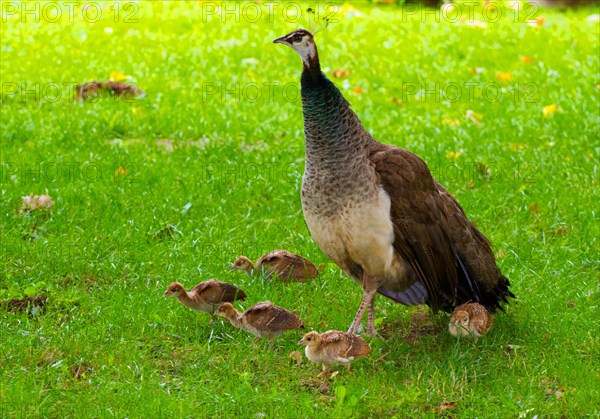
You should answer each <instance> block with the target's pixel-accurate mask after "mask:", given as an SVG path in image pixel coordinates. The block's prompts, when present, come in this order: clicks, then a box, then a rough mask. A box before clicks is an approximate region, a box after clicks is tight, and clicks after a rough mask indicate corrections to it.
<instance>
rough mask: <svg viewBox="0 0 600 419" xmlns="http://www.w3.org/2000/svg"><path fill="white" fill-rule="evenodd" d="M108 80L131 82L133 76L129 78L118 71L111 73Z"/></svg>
mask: <svg viewBox="0 0 600 419" xmlns="http://www.w3.org/2000/svg"><path fill="white" fill-rule="evenodd" d="M108 79H109V80H110V81H124V80H130V79H131V76H127V75H125V74H123V73H119V72H118V71H111V72H110V74H109V76H108Z"/></svg>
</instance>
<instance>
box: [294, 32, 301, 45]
mask: <svg viewBox="0 0 600 419" xmlns="http://www.w3.org/2000/svg"><path fill="white" fill-rule="evenodd" d="M292 41H294V43H297V42H300V41H302V35H300V34H298V33H297V34H296V35H294V37H293V38H292Z"/></svg>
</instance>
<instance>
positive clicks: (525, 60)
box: [521, 55, 535, 64]
mask: <svg viewBox="0 0 600 419" xmlns="http://www.w3.org/2000/svg"><path fill="white" fill-rule="evenodd" d="M521 63H523V64H532V63H535V58H533V57H529V56H527V55H521Z"/></svg>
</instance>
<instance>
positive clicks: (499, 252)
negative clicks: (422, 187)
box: [496, 249, 506, 259]
mask: <svg viewBox="0 0 600 419" xmlns="http://www.w3.org/2000/svg"><path fill="white" fill-rule="evenodd" d="M504 256H506V253H504V249H498V252H497V253H496V258H498V259H502V258H503V257H504Z"/></svg>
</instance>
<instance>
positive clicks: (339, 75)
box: [331, 68, 350, 79]
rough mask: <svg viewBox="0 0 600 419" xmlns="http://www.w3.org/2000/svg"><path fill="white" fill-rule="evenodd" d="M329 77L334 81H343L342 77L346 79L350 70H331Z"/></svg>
mask: <svg viewBox="0 0 600 419" xmlns="http://www.w3.org/2000/svg"><path fill="white" fill-rule="evenodd" d="M331 75H332V76H333V77H335V78H336V79H343V78H344V77H348V76H349V75H350V70H343V69H341V68H338V69H337V70H333V72H332V73H331Z"/></svg>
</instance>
